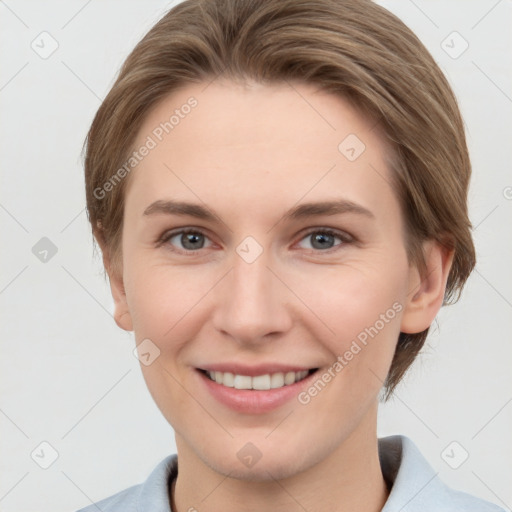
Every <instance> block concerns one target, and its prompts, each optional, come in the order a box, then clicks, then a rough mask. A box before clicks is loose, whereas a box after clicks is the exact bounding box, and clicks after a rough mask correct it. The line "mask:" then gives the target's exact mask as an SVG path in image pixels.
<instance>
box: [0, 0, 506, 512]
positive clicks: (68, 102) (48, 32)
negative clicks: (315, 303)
mask: <svg viewBox="0 0 512 512" xmlns="http://www.w3.org/2000/svg"><path fill="white" fill-rule="evenodd" d="M381 3H382V4H383V5H384V6H385V7H387V8H388V9H390V10H391V11H392V12H394V13H395V14H397V15H398V16H399V17H400V18H401V19H402V20H403V21H404V22H405V23H406V24H407V25H408V26H409V27H411V29H412V30H413V31H414V32H415V33H416V34H417V35H418V36H419V37H420V39H421V40H422V41H423V42H424V44H425V45H426V46H427V48H428V49H429V50H430V51H431V53H432V54H433V56H434V58H435V59H436V61H437V62H438V63H439V65H440V66H441V68H442V69H443V71H444V72H445V73H446V75H447V77H448V80H449V82H450V83H451V84H452V86H453V88H454V91H455V93H456V95H457V97H458V99H459V101H460V107H461V110H462V114H463V116H464V118H465V122H466V124H467V136H468V143H469V147H470V151H471V157H472V162H473V170H474V175H473V179H472V185H471V191H470V212H471V220H472V222H473V224H474V226H475V230H474V238H475V243H476V247H477V254H478V265H477V268H476V271H475V272H474V273H473V275H472V277H471V278H470V280H469V281H468V284H467V287H466V289H465V292H464V294H463V297H462V299H461V300H460V302H459V303H458V304H456V305H453V306H449V307H447V308H443V309H442V311H441V313H440V314H439V315H438V319H437V323H436V325H435V326H434V327H433V328H432V332H431V334H430V336H429V339H428V342H427V344H426V346H425V348H424V350H423V351H422V354H421V356H420V357H419V359H418V360H417V361H416V363H415V365H414V367H413V369H412V370H411V372H410V373H409V374H408V376H407V378H406V379H405V381H404V382H403V383H402V385H400V387H399V388H398V389H397V392H396V396H395V398H394V399H392V400H391V401H390V402H389V403H387V404H385V405H382V406H381V409H380V416H379V427H378V431H379V436H386V435H391V434H396V433H400V434H405V435H407V436H409V437H411V438H412V439H413V440H414V442H415V443H416V444H417V445H418V446H419V448H420V450H421V451H422V453H423V454H424V455H425V457H426V458H427V459H428V461H429V462H430V464H431V465H432V466H433V467H434V468H435V470H436V471H437V472H439V475H440V477H441V478H442V479H443V480H444V481H445V482H447V483H448V484H449V485H451V486H453V487H456V488H458V489H461V490H465V491H467V492H470V493H472V494H474V495H477V496H480V497H482V498H485V499H487V500H489V501H492V502H495V503H497V504H499V505H500V506H502V507H504V508H505V509H507V510H510V507H511V506H512V487H511V485H510V483H511V481H512V462H511V461H512V438H511V434H510V433H511V432H512V372H511V371H510V367H511V361H512V343H511V335H510V332H511V328H512V286H511V284H512V271H511V263H510V262H511V261H512V258H511V256H512V237H511V236H510V233H511V229H510V226H511V225H512V188H511V187H512V173H511V171H510V168H511V167H510V165H511V164H510V162H511V160H512V151H511V145H512V144H511V139H510V136H511V127H512V126H511V125H512V76H511V75H512V74H511V71H510V69H511V68H510V61H509V53H510V48H511V47H512V35H511V33H512V31H511V30H510V20H511V19H512V2H511V1H510V0H501V1H498V0H492V1H491V0H488V1H487V0H480V1H476V0H472V1H464V2H461V1H460V0H450V1H447V0H442V1H441V0H415V1H412V0H410V1H409V0H408V1H405V0H400V1H398V0H396V1H386V2H381ZM171 6H172V4H170V3H168V2H165V1H157V0H152V1H145V2H142V1H139V2H135V1H126V0H123V1H121V0H115V1H114V0H103V1H101V2H100V1H98V0H96V1H94V0H93V1H91V0H89V1H83V0H81V1H78V0H73V1H70V0H67V1H66V2H64V1H60V2H59V1H55V0H52V1H46V2H37V1H26V0H25V1H15V0H6V1H1V2H0V40H1V55H0V59H1V60H0V108H1V124H0V127H1V128H0V129H1V140H0V143H1V152H0V162H1V197H0V222H1V227H2V244H1V248H2V250H1V266H0V307H1V318H2V322H1V335H0V342H1V360H0V364H1V366H0V375H1V379H0V382H1V394H0V429H1V435H0V443H1V450H2V452H1V453H2V456H1V457H0V471H1V478H0V510H1V511H2V512H28V511H35V510H37V511H39V512H50V511H51V512H65V511H73V510H76V509H78V508H80V507H83V506H85V505H88V504H90V503H91V502H92V501H97V500H99V499H101V498H104V497H106V496H109V495H111V494H114V493H115V492H118V491H120V490H122V489H124V488H126V487H128V486H130V485H134V484H136V483H139V482H141V481H143V480H144V479H145V478H146V477H147V476H148V475H149V473H150V471H151V470H152V469H153V468H154V466H155V465H156V464H157V463H158V462H159V461H160V460H162V459H163V458H164V457H165V456H166V455H168V454H170V453H174V452H175V444H174V435H173V431H172V429H171V427H170V426H169V425H168V423H167V422H166V420H165V419H164V418H163V416H162V415H161V413H160V411H159V410H158V409H157V407H156V405H155V404H154V403H153V401H152V398H151V396H150V395H149V392H148V391H147V388H146V386H145V383H144V380H143V378H142V374H141V371H140V367H139V362H138V360H137V359H136V358H135V357H134V355H133V353H132V350H133V348H134V339H133V334H132V333H126V332H124V331H122V330H120V329H119V328H118V327H117V326H116V325H115V323H114V321H113V319H112V316H111V314H112V312H113V302H112V299H111V296H110V291H109V288H108V285H107V282H105V281H104V279H103V277H102V274H101V271H102V267H101V260H100V258H99V257H97V256H95V255H94V253H93V245H92V240H91V235H90V231H89V225H88V222H87V218H86V214H85V210H84V207H85V195H84V183H83V167H82V162H81V157H80V152H81V148H82V144H83V141H84V137H85V135H86V132H87V130H88V128H89V125H90V123H91V121H92V118H93V116H94V114H95V112H96V110H97V108H98V107H99V105H100V103H101V100H102V99H103V98H104V97H105V95H106V93H107V91H108V90H109V88H110V86H111V85H112V83H113V81H114V78H115V75H116V73H117V71H118V69H119V67H120V65H121V63H122V62H123V60H124V59H125V57H126V56H127V55H128V53H129V52H130V51H131V49H132V48H133V46H134V45H135V44H136V43H137V42H138V40H139V39H140V38H141V36H142V35H143V34H144V33H145V32H146V31H147V30H149V28H150V27H151V26H152V25H153V24H154V23H155V22H156V21H157V20H158V19H159V18H160V17H161V16H162V15H163V13H164V12H165V11H167V10H168V9H169V8H170V7H171ZM454 32H456V33H457V34H454ZM42 33H44V34H42ZM56 45H58V46H56ZM466 46H467V48H466ZM53 47H55V51H54V52H53V53H52V54H51V55H46V54H45V53H44V52H50V51H51V50H53V49H54V48H53ZM41 239H43V240H41ZM38 244H39V245H38ZM41 247H43V248H44V250H47V251H48V252H47V253H45V257H46V260H45V261H42V260H41V254H40V251H41ZM43 259H44V258H43ZM453 442H455V443H456V444H452V445H451V443H453ZM41 443H43V444H41ZM449 445H451V446H450V447H449V448H448V450H452V449H454V450H455V451H454V452H451V453H454V454H455V458H457V459H458V460H459V461H460V460H462V458H464V457H465V453H466V452H467V454H468V458H467V460H465V461H464V462H463V463H462V464H461V465H460V466H459V467H458V468H456V469H454V468H452V467H450V465H449V464H448V463H447V462H446V461H445V460H446V457H443V453H445V452H444V450H445V449H446V448H447V447H448V446H449ZM54 459H55V460H54ZM452 465H453V463H452ZM42 466H48V467H47V469H44V468H43V467H42Z"/></svg>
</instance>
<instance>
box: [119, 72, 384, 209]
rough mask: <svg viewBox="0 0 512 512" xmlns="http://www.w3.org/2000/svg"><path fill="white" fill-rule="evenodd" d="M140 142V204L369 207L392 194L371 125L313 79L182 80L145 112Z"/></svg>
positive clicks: (136, 185)
mask: <svg viewBox="0 0 512 512" xmlns="http://www.w3.org/2000/svg"><path fill="white" fill-rule="evenodd" d="M144 145H146V146H148V147H149V146H151V149H150V150H149V151H146V152H145V153H147V154H146V156H145V157H144V158H143V159H141V161H140V162H139V163H138V164H137V166H136V168H135V169H134V171H132V174H131V175H130V183H129V188H128V191H127V202H128V201H129V200H130V199H129V196H130V195H132V194H131V192H132V189H134V190H136V196H137V198H138V200H139V201H138V202H140V205H139V208H142V206H143V204H142V203H144V202H145V203H147V202H148V201H150V200H156V199H161V198H162V196H164V195H168V196H169V195H170V196H174V195H178V196H180V197H181V198H184V197H185V196H186V197H187V198H188V199H196V200H198V199H199V200H201V201H205V202H208V201H207V199H214V198H215V197H216V198H217V200H219V201H221V200H222V199H226V198H227V194H228V192H229V195H230V197H231V198H233V199H234V198H235V196H236V197H238V198H239V201H240V202H241V203H244V202H245V204H246V206H247V205H248V204H249V203H248V201H249V198H250V199H251V200H252V199H254V201H255V205H256V204H259V205H260V206H261V204H262V201H263V204H266V203H265V202H267V203H268V201H272V200H274V199H275V200H276V201H277V200H279V201H280V202H281V203H285V204H293V203H296V202H297V201H299V199H300V198H301V197H302V196H304V195H306V194H307V195H308V196H309V197H308V199H312V198H313V197H315V198H317V199H318V198H319V197H320V196H325V194H326V193H331V194H332V193H333V192H336V191H338V192H340V193H343V192H346V193H348V194H351V196H352V197H351V198H350V199H352V200H358V201H359V202H362V203H365V202H366V203H370V202H373V203H374V204H375V203H379V202H383V200H387V201H389V200H390V199H392V197H389V196H390V194H391V195H392V196H393V195H394V194H393V191H392V190H391V187H390V182H391V179H390V175H389V170H388V165H387V163H386V159H385V156H386V154H387V151H388V148H387V146H386V144H385V141H384V138H383V137H382V135H381V134H380V133H379V132H378V130H377V127H376V124H375V122H374V121H372V120H370V119H367V118H366V117H364V116H363V115H362V114H361V113H359V111H358V110H357V109H356V108H355V106H354V105H352V104H351V103H350V102H349V101H348V100H346V99H343V98H340V97H338V96H334V95H331V94H328V93H326V92H323V91H320V90H318V88H316V87H315V86H313V85H311V84H303V83H279V84H273V85H262V84H258V83H254V82H249V83H244V84H242V83H234V82H231V81H226V80H220V79H218V80H214V81H213V82H211V83H209V84H208V83H201V84H191V85H187V86H186V87H183V88H181V89H179V90H178V91H174V92H173V93H172V94H170V95H169V96H167V97H166V98H164V99H163V100H162V101H161V102H160V103H159V104H158V105H157V106H156V107H154V108H153V109H152V110H151V111H150V112H149V114H148V115H147V117H146V118H145V120H144V123H143V124H142V126H141V128H140V130H139V132H138V136H137V139H136V142H135V144H134V148H135V150H137V148H140V147H142V146H144ZM194 196H196V197H194ZM247 207H248V206H247Z"/></svg>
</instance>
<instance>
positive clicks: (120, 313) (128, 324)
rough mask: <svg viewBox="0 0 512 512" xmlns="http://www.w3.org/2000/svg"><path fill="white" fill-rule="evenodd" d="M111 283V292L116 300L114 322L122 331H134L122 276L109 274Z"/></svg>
mask: <svg viewBox="0 0 512 512" xmlns="http://www.w3.org/2000/svg"><path fill="white" fill-rule="evenodd" d="M109 281H110V291H111V292H112V298H113V299H114V320H115V321H116V324H117V325H118V327H120V328H121V329H123V330H125V331H133V324H132V317H131V315H130V310H129V308H128V303H127V301H126V292H125V290H124V284H123V279H122V274H119V275H111V274H110V273H109Z"/></svg>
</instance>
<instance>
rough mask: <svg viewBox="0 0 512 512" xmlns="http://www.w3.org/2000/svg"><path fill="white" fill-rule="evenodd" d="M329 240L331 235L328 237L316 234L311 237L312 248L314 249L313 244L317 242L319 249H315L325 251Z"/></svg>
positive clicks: (323, 234)
mask: <svg viewBox="0 0 512 512" xmlns="http://www.w3.org/2000/svg"><path fill="white" fill-rule="evenodd" d="M329 239H331V240H330V241H332V235H328V234H326V233H320V234H317V235H315V236H314V237H313V240H314V242H313V247H315V243H316V242H318V243H319V247H316V248H317V249H318V248H320V249H325V247H326V246H327V245H328V244H329Z"/></svg>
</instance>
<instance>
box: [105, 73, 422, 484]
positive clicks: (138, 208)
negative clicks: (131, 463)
mask: <svg viewBox="0 0 512 512" xmlns="http://www.w3.org/2000/svg"><path fill="white" fill-rule="evenodd" d="M206 85H207V84H197V85H190V86H187V87H186V88H183V89H181V90H180V91H178V92H174V93H173V94H172V95H171V96H169V97H167V98H165V100H164V101H162V102H161V103H160V104H159V105H157V107H156V108H155V109H154V110H152V111H151V112H150V114H149V115H148V117H147V118H146V120H145V122H144V124H143V126H142V127H141V129H140V131H139V134H138V138H137V141H136V143H135V147H136V148H139V147H141V146H142V145H144V144H146V145H148V146H153V144H152V143H148V141H149V139H148V136H149V137H150V138H151V139H152V140H153V141H154V142H155V145H154V147H151V149H150V150H149V151H148V152H147V155H146V156H145V157H144V158H143V159H142V161H141V162H140V163H139V164H138V166H137V167H136V168H135V170H133V171H132V174H131V175H130V178H129V183H128V187H127V190H126V203H125V212H124V225H123V235H122V237H123V238H122V254H123V260H122V265H123V270H122V287H124V288H123V289H122V291H121V292H119V290H118V291H117V292H115V293H117V294H118V296H117V299H116V305H117V310H116V318H117V321H118V323H119V325H121V326H122V327H123V328H125V329H127V330H133V331H134V333H135V337H136V342H137V344H140V343H143V345H141V347H144V350H143V351H142V352H144V353H146V356H145V361H144V363H145V364H141V368H142V371H143V374H144V378H145V380H146V383H147V385H148V388H149V390H150V392H151V394H152V396H153V398H154V400H155V402H156V403H157V405H158V407H159V408H160V410H161V411H162V413H163V415H164V416H165V418H166V419H167V420H168V421H169V423H170V424H171V425H172V426H173V428H174V430H175V432H176V439H177V444H178V453H180V450H181V451H182V452H188V453H189V454H190V456H191V457H192V456H193V457H196V459H197V461H200V463H202V464H204V465H205V466H208V467H209V468H211V469H213V470H215V471H218V472H220V473H223V474H228V473H229V472H231V475H232V476H236V477H238V478H246V479H266V478H268V474H269V473H270V474H272V475H273V476H274V477H281V478H282V477H286V476H290V475H293V474H294V473H298V472H300V471H303V470H306V469H308V468H310V467H312V466H313V465H315V464H317V463H318V462H320V461H322V460H325V459H326V458H328V457H332V456H333V454H335V453H336V451H337V450H340V449H341V447H343V446H347V444H348V443H352V444H353V445H356V444H357V443H358V442H362V441H361V440H363V439H367V438H368V435H371V434H372V433H373V434H374V430H375V422H376V407H377V402H378V400H377V397H378V394H379V391H380V389H381V387H382V384H383V381H384V379H385V377H386V375H387V373H388V370H389V367H390V364H391V360H392V356H393V353H394V349H395V345H396V342H397V339H398V336H399V333H400V330H401V328H402V327H403V326H404V323H405V322H406V319H407V314H408V303H409V301H410V299H411V294H410V291H411V287H412V282H413V281H414V280H417V277H418V276H417V273H416V271H415V269H414V268H412V267H410V266H409V264H408V260H407V255H406V250H405V246H404V224H403V219H402V216H401V211H400V207H399V203H398V200H397V197H396V195H395V193H394V191H393V189H392V188H391V186H390V182H391V178H390V171H389V169H388V168H387V165H386V161H385V157H384V155H385V151H386V147H385V144H384V139H383V138H382V136H381V135H379V134H378V133H377V131H376V130H375V129H374V123H371V122H370V121H368V120H366V119H365V118H364V117H362V116H361V115H360V114H359V113H358V112H357V111H356V110H355V109H354V108H353V107H352V106H351V104H350V103H349V102H348V101H346V100H343V99H341V98H339V97H336V96H333V95H329V94H327V93H324V92H319V91H318V90H317V89H316V88H314V87H313V86H311V85H305V84H295V85H294V86H293V88H292V87H291V86H290V85H288V84H281V85H273V86H268V85H258V84H254V83H250V84H246V85H244V86H242V85H238V84H235V83H232V82H229V81H221V80H215V81H214V82H212V83H210V85H208V86H206ZM190 97H194V98H195V100H196V101H197V104H196V105H195V106H194V107H193V108H182V106H183V105H187V100H189V98H190ZM189 104H190V103H189ZM176 109H179V111H180V112H181V115H179V121H178V122H177V123H175V124H174V126H173V128H172V130H170V129H169V128H168V127H167V129H168V132H169V133H166V132H165V130H164V131H163V133H161V132H162V125H161V123H165V121H168V120H169V118H170V116H171V115H172V114H173V113H174V112H175V110H176ZM185 111H186V112H188V113H185ZM174 121H175V120H174ZM158 127H160V130H158ZM155 134H158V135H155ZM159 138H161V140H159ZM363 144H364V146H363ZM315 204H317V206H316V207H315V206H314V205H315ZM114 286H116V285H115V284H114ZM122 287H121V286H119V289H121V288H122ZM144 344H145V345H144ZM147 354H149V355H147ZM143 357H144V356H143ZM207 372H210V374H209V375H208V373H207ZM210 377H213V378H214V379H216V380H218V382H214V381H213V380H211V378H210ZM253 387H254V388H262V389H238V388H253ZM269 387H270V389H268V388H269ZM265 388H266V389H265ZM205 433H207V435H205ZM258 458H259V460H258ZM254 461H256V463H254ZM267 472H268V473H267Z"/></svg>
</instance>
